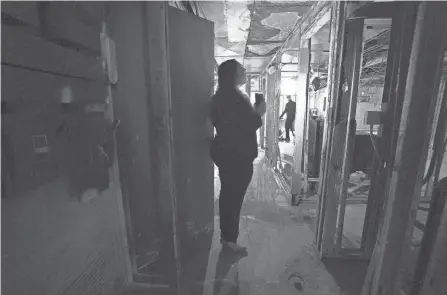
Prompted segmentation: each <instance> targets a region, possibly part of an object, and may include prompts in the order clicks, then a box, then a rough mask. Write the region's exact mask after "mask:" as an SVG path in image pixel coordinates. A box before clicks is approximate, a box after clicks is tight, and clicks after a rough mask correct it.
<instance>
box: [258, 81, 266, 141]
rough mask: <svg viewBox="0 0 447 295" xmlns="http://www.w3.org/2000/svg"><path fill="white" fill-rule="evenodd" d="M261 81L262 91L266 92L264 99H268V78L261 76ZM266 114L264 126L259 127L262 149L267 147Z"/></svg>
mask: <svg viewBox="0 0 447 295" xmlns="http://www.w3.org/2000/svg"><path fill="white" fill-rule="evenodd" d="M259 83H260V84H261V85H260V87H261V90H262V93H263V94H264V99H266V97H267V91H266V78H265V77H263V76H262V75H261V76H260V81H259ZM265 118H266V116H262V126H261V128H260V129H259V133H260V135H259V141H260V142H261V149H265V122H266V120H265Z"/></svg>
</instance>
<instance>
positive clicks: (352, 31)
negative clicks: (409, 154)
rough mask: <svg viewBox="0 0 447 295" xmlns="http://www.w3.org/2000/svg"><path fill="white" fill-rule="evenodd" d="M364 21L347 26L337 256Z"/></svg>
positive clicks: (351, 148)
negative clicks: (346, 70)
mask: <svg viewBox="0 0 447 295" xmlns="http://www.w3.org/2000/svg"><path fill="white" fill-rule="evenodd" d="M363 23H364V22H363V19H357V20H352V21H349V22H348V24H347V30H348V36H347V38H348V40H347V41H348V42H347V54H346V55H347V58H349V59H351V60H349V61H348V65H349V67H347V68H348V69H351V70H350V72H349V75H348V77H347V78H348V84H349V91H348V93H347V95H348V99H347V100H348V103H349V106H348V110H349V113H348V118H347V122H348V123H347V130H346V138H345V143H344V152H343V166H342V170H341V180H342V183H341V188H340V192H339V205H338V208H339V209H338V210H339V212H338V217H337V232H336V255H340V254H341V247H342V239H343V225H344V220H345V211H346V199H347V196H348V181H349V177H350V175H351V164H352V159H353V152H354V140H355V133H356V121H355V114H356V110H357V94H358V86H359V78H360V75H361V67H362V52H363Z"/></svg>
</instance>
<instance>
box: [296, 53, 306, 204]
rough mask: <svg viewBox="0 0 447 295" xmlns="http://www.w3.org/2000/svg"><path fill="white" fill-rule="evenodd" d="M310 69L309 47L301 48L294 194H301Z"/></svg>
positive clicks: (299, 54)
mask: <svg viewBox="0 0 447 295" xmlns="http://www.w3.org/2000/svg"><path fill="white" fill-rule="evenodd" d="M308 69H309V48H300V50H299V53H298V78H297V96H296V97H297V98H296V117H295V149H294V157H293V158H294V161H293V162H294V167H293V170H294V171H293V176H292V196H301V195H302V194H303V188H302V173H303V170H302V169H301V166H302V164H303V163H302V161H303V147H304V143H305V140H304V122H305V115H306V114H305V111H306V93H307V89H306V88H307V80H308V79H307V74H308Z"/></svg>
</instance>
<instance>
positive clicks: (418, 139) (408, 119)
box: [371, 2, 447, 295]
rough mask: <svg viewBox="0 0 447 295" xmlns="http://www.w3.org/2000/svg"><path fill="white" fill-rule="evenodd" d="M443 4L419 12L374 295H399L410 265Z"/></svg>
mask: <svg viewBox="0 0 447 295" xmlns="http://www.w3.org/2000/svg"><path fill="white" fill-rule="evenodd" d="M446 9H447V4H446V3H443V2H430V3H428V2H422V3H421V4H420V5H419V8H418V14H417V19H416V28H415V35H414V40H413V44H412V49H411V58H410V65H409V71H408V77H407V86H406V88H405V98H404V106H403V115H402V120H401V124H400V127H399V138H398V144H397V149H396V155H395V163H394V165H393V168H392V173H391V179H390V186H389V191H388V200H387V205H386V212H385V215H384V220H383V228H382V231H381V233H380V238H379V239H380V241H379V244H380V247H381V251H380V253H379V256H378V261H377V270H376V271H377V275H376V276H375V279H374V281H373V285H372V290H371V291H372V292H371V293H372V294H396V295H397V294H399V293H400V289H401V273H400V269H401V267H402V263H403V261H404V260H405V257H403V255H402V253H403V252H404V253H406V252H407V251H406V249H405V248H406V247H409V239H410V238H411V237H410V236H408V231H407V230H403V229H407V228H408V227H409V226H412V225H413V224H412V223H414V218H413V217H414V214H412V212H411V210H412V208H413V207H414V204H415V202H416V201H417V200H418V199H419V197H420V196H418V195H415V184H416V183H417V182H418V176H420V175H421V173H420V167H421V166H422V165H421V159H424V158H425V157H424V153H425V154H426V150H425V151H424V147H427V146H428V140H429V138H428V136H427V133H426V130H427V127H428V121H429V120H428V118H429V117H430V116H432V115H433V114H431V113H433V110H434V108H432V106H431V105H432V101H433V100H434V99H436V93H437V90H438V87H439V80H440V65H441V61H442V58H443V55H444V48H445V36H446V34H447V19H446V18H445V15H444V11H446Z"/></svg>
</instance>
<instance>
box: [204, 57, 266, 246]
mask: <svg viewBox="0 0 447 295" xmlns="http://www.w3.org/2000/svg"><path fill="white" fill-rule="evenodd" d="M217 74H218V79H219V81H218V83H219V87H218V90H217V92H216V94H215V95H214V96H213V98H212V105H211V120H212V122H213V125H214V127H215V128H216V136H215V137H214V140H213V143H212V145H211V157H212V159H213V161H214V163H215V164H216V165H217V167H218V168H219V177H220V181H221V190H220V197H219V214H220V229H221V242H222V244H223V246H224V247H226V248H228V249H230V250H232V251H234V252H243V251H246V248H244V247H242V246H239V245H238V244H237V238H238V234H239V219H240V212H241V208H242V203H243V201H244V196H245V192H246V190H247V188H248V185H249V183H250V181H251V178H252V175H253V161H254V160H255V159H256V157H257V156H258V144H257V138H256V131H257V130H258V129H259V128H260V127H261V126H262V118H261V116H263V115H264V113H265V108H266V107H265V102H262V103H259V104H256V105H255V107H253V106H252V105H251V104H250V100H249V98H248V97H247V96H246V95H244V94H243V93H242V92H241V91H240V90H239V89H238V87H239V86H241V85H243V84H245V83H246V82H247V81H246V73H245V69H244V68H243V66H242V65H241V64H240V63H238V62H237V61H236V60H234V59H232V60H227V61H225V62H223V63H222V64H221V65H220V66H219V68H218V73H217Z"/></svg>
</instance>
